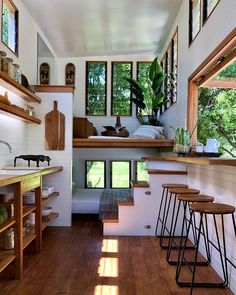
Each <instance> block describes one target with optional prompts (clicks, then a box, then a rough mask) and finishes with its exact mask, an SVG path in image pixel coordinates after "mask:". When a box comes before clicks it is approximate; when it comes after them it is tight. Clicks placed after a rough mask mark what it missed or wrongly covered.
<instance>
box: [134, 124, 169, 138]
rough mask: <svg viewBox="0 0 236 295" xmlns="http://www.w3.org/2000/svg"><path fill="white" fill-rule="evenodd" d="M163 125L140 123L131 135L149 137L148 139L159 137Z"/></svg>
mask: <svg viewBox="0 0 236 295" xmlns="http://www.w3.org/2000/svg"><path fill="white" fill-rule="evenodd" d="M162 132H163V127H159V126H152V125H141V126H139V127H138V128H137V129H136V130H135V132H134V133H133V135H132V136H131V137H132V138H149V139H156V138H160V135H162Z"/></svg>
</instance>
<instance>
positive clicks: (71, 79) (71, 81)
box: [65, 63, 75, 85]
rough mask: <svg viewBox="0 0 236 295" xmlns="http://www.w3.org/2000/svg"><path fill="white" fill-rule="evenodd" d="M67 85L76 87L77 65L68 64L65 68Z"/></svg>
mask: <svg viewBox="0 0 236 295" xmlns="http://www.w3.org/2000/svg"><path fill="white" fill-rule="evenodd" d="M65 84H66V85H75V65H74V64H72V63H68V64H67V65H66V67H65Z"/></svg>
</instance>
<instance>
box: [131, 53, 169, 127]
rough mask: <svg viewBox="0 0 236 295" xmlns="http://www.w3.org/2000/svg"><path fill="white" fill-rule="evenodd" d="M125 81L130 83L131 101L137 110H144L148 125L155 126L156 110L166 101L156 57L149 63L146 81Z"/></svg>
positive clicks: (159, 65) (161, 75)
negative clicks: (132, 95)
mask: <svg viewBox="0 0 236 295" xmlns="http://www.w3.org/2000/svg"><path fill="white" fill-rule="evenodd" d="M126 80H127V81H128V82H129V83H130V85H131V92H132V93H133V94H134V95H135V97H133V98H132V101H133V102H134V103H135V104H136V105H137V107H138V109H139V110H140V109H141V110H145V112H146V113H147V114H148V117H149V123H151V124H155V121H158V120H157V113H158V110H159V109H160V107H161V106H162V105H163V104H164V103H165V101H166V99H167V98H166V97H165V96H164V93H163V91H162V85H163V81H164V80H165V74H164V73H163V69H162V66H161V64H160V62H159V60H158V58H157V57H156V58H155V59H154V60H153V62H152V63H151V65H150V68H149V70H148V72H147V79H146V81H142V82H140V81H138V80H134V79H131V78H127V79H126Z"/></svg>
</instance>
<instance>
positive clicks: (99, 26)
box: [22, 0, 182, 57]
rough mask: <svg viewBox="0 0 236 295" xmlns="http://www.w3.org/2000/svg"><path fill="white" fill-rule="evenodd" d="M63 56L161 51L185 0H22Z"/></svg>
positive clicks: (53, 45)
mask: <svg viewBox="0 0 236 295" xmlns="http://www.w3.org/2000/svg"><path fill="white" fill-rule="evenodd" d="M22 1H23V2H24V4H25V6H26V7H27V8H28V10H29V11H30V13H31V15H32V16H33V18H34V19H35V21H36V22H37V24H38V25H39V27H40V28H41V30H42V32H43V33H44V35H45V37H46V38H47V39H48V41H49V43H50V44H51V46H52V48H53V49H54V51H55V53H56V55H57V56H58V57H78V56H101V55H104V56H106V55H123V54H132V55H133V54H143V53H156V52H158V51H160V50H161V48H162V46H163V43H164V40H165V38H166V37H167V35H168V33H169V31H170V28H171V26H172V24H173V21H174V19H175V17H176V14H177V12H178V9H179V7H180V4H181V2H182V0H50V1H48V0H34V1H32V0H22Z"/></svg>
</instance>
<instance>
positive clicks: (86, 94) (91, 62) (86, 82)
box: [85, 61, 107, 117]
mask: <svg viewBox="0 0 236 295" xmlns="http://www.w3.org/2000/svg"><path fill="white" fill-rule="evenodd" d="M89 64H104V65H105V113H104V115H92V114H88V112H87V107H88V97H87V96H88V79H87V78H88V65H89ZM85 115H86V116H91V117H92V116H94V117H105V116H107V61H86V62H85Z"/></svg>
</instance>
